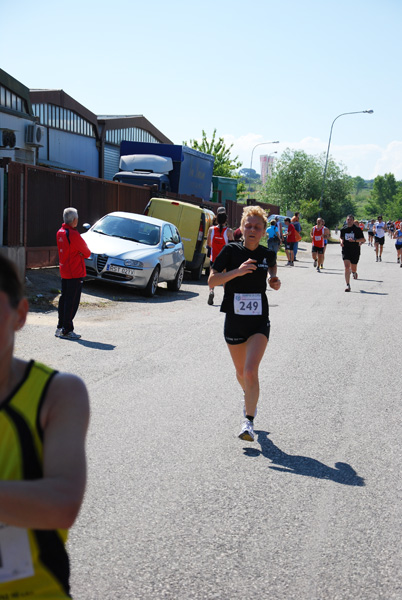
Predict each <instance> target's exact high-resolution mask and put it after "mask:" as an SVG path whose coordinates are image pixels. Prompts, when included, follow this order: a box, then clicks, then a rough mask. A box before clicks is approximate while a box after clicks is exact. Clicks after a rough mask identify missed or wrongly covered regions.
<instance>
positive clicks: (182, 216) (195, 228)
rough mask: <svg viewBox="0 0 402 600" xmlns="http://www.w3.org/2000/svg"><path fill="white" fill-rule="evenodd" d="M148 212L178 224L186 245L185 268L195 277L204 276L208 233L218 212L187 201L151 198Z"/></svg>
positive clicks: (196, 278)
mask: <svg viewBox="0 0 402 600" xmlns="http://www.w3.org/2000/svg"><path fill="white" fill-rule="evenodd" d="M144 214H145V215H148V216H149V217H156V218H157V219H162V220H163V221H169V223H173V224H174V225H176V227H177V229H178V230H179V233H180V236H181V241H182V242H183V246H184V258H185V259H186V267H185V268H186V270H187V271H191V277H192V279H194V280H198V279H200V278H201V275H202V270H203V269H204V268H206V269H207V268H209V258H208V257H207V236H208V229H209V228H210V227H211V225H212V223H213V219H214V216H215V214H214V212H213V211H212V210H208V209H207V208H201V207H200V206H196V205H194V204H188V203H187V202H179V201H178V200H172V199H169V198H151V200H150V201H149V202H148V205H147V207H146V209H145V211H144Z"/></svg>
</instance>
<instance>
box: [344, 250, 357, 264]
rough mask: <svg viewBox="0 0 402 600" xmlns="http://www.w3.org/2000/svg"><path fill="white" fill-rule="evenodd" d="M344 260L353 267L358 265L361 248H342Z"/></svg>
mask: <svg viewBox="0 0 402 600" xmlns="http://www.w3.org/2000/svg"><path fill="white" fill-rule="evenodd" d="M342 258H343V260H349V261H350V262H351V263H352V265H357V263H358V262H359V258H360V248H345V247H343V248H342Z"/></svg>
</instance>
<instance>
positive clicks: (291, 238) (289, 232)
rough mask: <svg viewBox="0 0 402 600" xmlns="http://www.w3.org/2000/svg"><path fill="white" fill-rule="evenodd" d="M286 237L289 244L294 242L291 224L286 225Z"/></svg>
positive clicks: (294, 234) (293, 227)
mask: <svg viewBox="0 0 402 600" xmlns="http://www.w3.org/2000/svg"><path fill="white" fill-rule="evenodd" d="M286 237H287V240H288V242H289V243H291V242H295V241H296V229H295V226H294V225H293V224H292V223H289V225H288V234H287V236H286Z"/></svg>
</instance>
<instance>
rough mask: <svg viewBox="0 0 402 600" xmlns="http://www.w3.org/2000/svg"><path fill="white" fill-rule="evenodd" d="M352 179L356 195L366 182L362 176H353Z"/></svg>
mask: <svg viewBox="0 0 402 600" xmlns="http://www.w3.org/2000/svg"><path fill="white" fill-rule="evenodd" d="M352 181H353V185H354V188H355V193H356V196H357V195H358V194H359V192H361V191H362V190H364V188H365V187H366V182H365V180H364V179H363V177H359V176H357V177H353V179H352Z"/></svg>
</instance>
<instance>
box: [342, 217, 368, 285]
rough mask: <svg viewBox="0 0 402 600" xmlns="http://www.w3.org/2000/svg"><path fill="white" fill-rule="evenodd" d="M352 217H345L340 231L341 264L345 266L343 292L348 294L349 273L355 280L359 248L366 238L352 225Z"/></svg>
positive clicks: (358, 228)
mask: <svg viewBox="0 0 402 600" xmlns="http://www.w3.org/2000/svg"><path fill="white" fill-rule="evenodd" d="M354 220H355V218H354V216H353V215H348V216H347V217H346V225H345V226H344V227H342V229H341V240H340V241H341V248H342V258H343V264H344V265H345V281H346V288H345V292H350V273H351V272H352V275H353V279H357V263H358V262H359V258H360V246H361V245H362V244H364V242H365V241H366V238H365V237H364V234H363V232H362V230H361V229H360V227H357V225H355V224H354Z"/></svg>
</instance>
